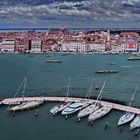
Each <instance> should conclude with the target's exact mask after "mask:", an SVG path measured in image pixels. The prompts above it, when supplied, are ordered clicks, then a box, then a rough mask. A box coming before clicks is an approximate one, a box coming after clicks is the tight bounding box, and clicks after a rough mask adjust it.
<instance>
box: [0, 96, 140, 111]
mask: <svg viewBox="0 0 140 140" xmlns="http://www.w3.org/2000/svg"><path fill="white" fill-rule="evenodd" d="M40 100H43V101H44V102H64V101H65V100H66V97H25V98H24V101H40ZM81 100H82V101H88V99H84V98H75V97H67V101H68V102H78V101H81ZM22 101H23V98H22V97H19V98H7V99H4V100H2V101H1V102H0V104H3V105H10V104H13V103H14V104H15V103H17V104H18V103H19V102H22ZM94 102H96V100H93V99H89V103H94ZM98 102H100V104H101V106H108V107H111V108H112V109H115V110H119V111H123V112H131V113H135V114H140V109H139V108H135V107H130V106H125V105H120V104H116V103H111V102H106V101H98Z"/></svg>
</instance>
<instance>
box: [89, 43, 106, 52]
mask: <svg viewBox="0 0 140 140" xmlns="http://www.w3.org/2000/svg"><path fill="white" fill-rule="evenodd" d="M105 48H106V45H105V44H100V43H94V42H93V43H89V44H88V51H92V52H104V51H105Z"/></svg>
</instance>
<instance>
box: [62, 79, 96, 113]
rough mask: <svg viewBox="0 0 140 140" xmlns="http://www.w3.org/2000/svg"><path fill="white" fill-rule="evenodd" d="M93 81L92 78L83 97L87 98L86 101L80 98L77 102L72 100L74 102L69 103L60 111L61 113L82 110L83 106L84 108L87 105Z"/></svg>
mask: <svg viewBox="0 0 140 140" xmlns="http://www.w3.org/2000/svg"><path fill="white" fill-rule="evenodd" d="M93 82H94V79H93V80H92V82H91V85H90V87H89V90H88V92H87V94H86V97H85V98H86V99H87V98H88V100H86V101H85V100H80V101H78V102H74V103H72V104H70V105H69V106H68V107H67V108H65V109H64V110H63V111H62V112H61V114H62V115H68V114H72V113H75V112H77V111H79V110H82V109H83V108H85V107H87V106H88V105H89V97H90V93H91V90H92V86H93Z"/></svg>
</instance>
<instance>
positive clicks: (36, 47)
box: [30, 40, 42, 53]
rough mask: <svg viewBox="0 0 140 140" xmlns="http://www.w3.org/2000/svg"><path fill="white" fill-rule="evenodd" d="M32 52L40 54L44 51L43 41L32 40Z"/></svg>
mask: <svg viewBox="0 0 140 140" xmlns="http://www.w3.org/2000/svg"><path fill="white" fill-rule="evenodd" d="M30 50H31V52H34V53H39V52H41V51H42V41H41V40H31V42H30Z"/></svg>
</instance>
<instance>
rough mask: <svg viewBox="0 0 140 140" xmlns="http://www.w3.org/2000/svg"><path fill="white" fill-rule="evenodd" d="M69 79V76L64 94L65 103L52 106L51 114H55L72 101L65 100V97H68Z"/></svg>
mask: <svg viewBox="0 0 140 140" xmlns="http://www.w3.org/2000/svg"><path fill="white" fill-rule="evenodd" d="M70 81H71V78H69V83H68V90H67V95H66V98H65V103H63V104H60V105H56V106H54V107H53V108H52V109H51V110H50V113H51V114H53V115H55V114H57V113H58V112H61V111H62V110H64V109H65V108H66V107H68V106H69V105H70V104H71V103H72V102H67V97H68V95H69V88H70Z"/></svg>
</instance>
